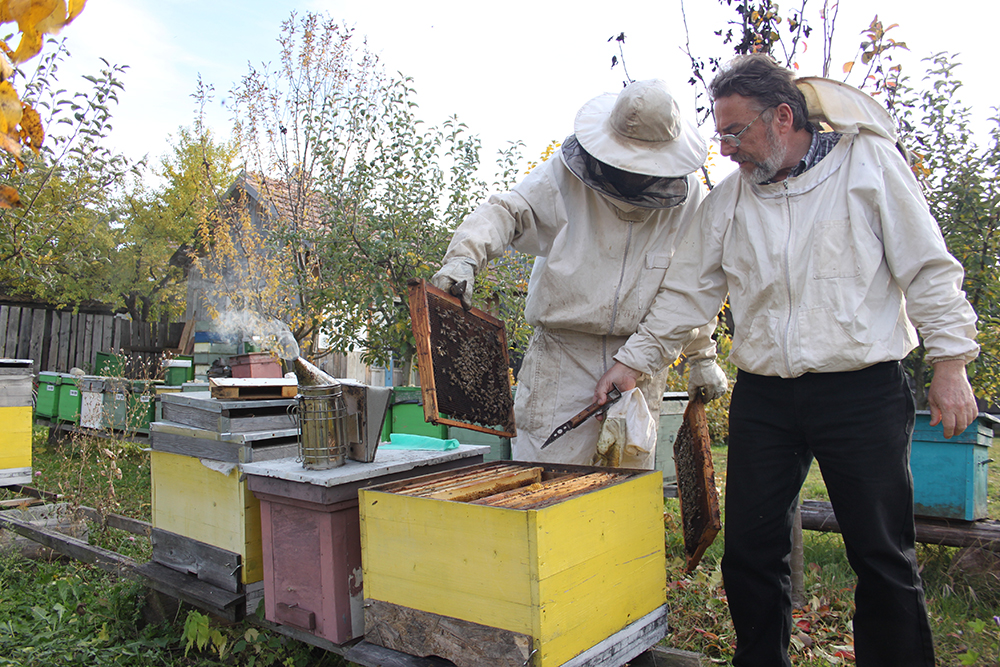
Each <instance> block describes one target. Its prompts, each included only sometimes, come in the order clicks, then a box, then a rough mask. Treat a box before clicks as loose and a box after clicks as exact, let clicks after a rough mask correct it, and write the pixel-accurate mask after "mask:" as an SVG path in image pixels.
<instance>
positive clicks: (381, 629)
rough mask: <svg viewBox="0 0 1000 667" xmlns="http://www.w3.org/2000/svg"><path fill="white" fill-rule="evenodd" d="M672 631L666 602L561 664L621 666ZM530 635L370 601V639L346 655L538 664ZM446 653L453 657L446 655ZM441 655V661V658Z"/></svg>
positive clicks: (401, 661) (493, 666)
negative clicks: (668, 624)
mask: <svg viewBox="0 0 1000 667" xmlns="http://www.w3.org/2000/svg"><path fill="white" fill-rule="evenodd" d="M666 634H667V607H666V605H664V606H662V607H660V608H658V609H655V610H653V611H652V612H650V613H649V614H646V615H645V616H643V617H642V618H640V619H638V620H636V621H634V622H633V623H631V624H629V625H627V626H626V627H624V628H622V629H621V630H619V631H618V632H616V633H615V634H613V635H611V636H610V637H607V638H606V639H604V640H603V641H601V642H598V643H597V644H595V645H594V646H592V647H590V648H589V649H587V650H585V651H583V652H582V653H580V654H579V655H577V656H576V657H574V658H572V659H570V660H568V661H567V662H564V663H563V664H562V665H561V667H618V666H620V665H625V664H627V663H628V662H629V661H630V660H632V659H633V658H635V657H636V656H638V655H639V654H641V653H643V652H645V651H646V650H647V649H649V648H650V647H652V646H654V645H655V644H657V643H658V642H659V641H660V640H661V639H663V638H664V637H665V636H666ZM535 653H536V652H535V651H534V650H533V647H532V641H531V638H530V637H528V636H526V635H522V634H519V633H516V632H509V631H505V630H500V629H497V628H492V627H489V626H485V625H479V624H477V623H470V622H468V621H463V620H460V619H457V618H450V617H446V616H440V615H438V614H432V613H429V612H424V611H420V610H417V609H410V608H408V607H401V606H399V605H394V604H391V603H388V602H381V601H378V600H366V601H365V640H364V641H363V642H361V643H359V644H357V645H355V646H354V647H353V648H351V649H350V650H349V651H348V652H347V654H346V656H345V657H346V658H347V659H348V660H349V661H351V662H355V663H358V664H362V665H373V664H375V665H386V666H389V665H398V666H399V667H405V666H409V665H422V666H423V665H426V666H427V667H432V666H433V667H437V666H439V665H440V666H443V665H450V664H455V665H459V667H522V666H523V665H532V664H536V663H535ZM438 656H445V657H447V658H448V660H450V662H449V661H448V660H442V658H440V657H438ZM439 660H441V662H438V661H439Z"/></svg>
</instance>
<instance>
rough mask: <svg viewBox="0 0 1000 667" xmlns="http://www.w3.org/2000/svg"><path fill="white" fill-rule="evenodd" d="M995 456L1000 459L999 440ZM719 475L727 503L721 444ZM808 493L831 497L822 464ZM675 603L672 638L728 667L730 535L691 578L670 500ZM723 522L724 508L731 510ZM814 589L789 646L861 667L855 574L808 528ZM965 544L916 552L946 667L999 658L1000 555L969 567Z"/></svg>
mask: <svg viewBox="0 0 1000 667" xmlns="http://www.w3.org/2000/svg"><path fill="white" fill-rule="evenodd" d="M995 442H996V444H994V445H993V446H992V447H991V448H990V454H989V457H990V458H992V459H993V460H995V461H1000V440H998V441H995ZM712 453H713V460H714V463H715V471H716V482H717V485H718V487H719V489H720V502H722V503H723V505H724V494H723V492H722V490H723V488H724V486H725V475H726V449H725V447H713V452H712ZM802 498H803V499H810V500H828V498H827V495H826V488H825V486H824V485H823V479H822V476H821V475H820V473H819V470H818V466H815V465H814V466H813V467H812V469H811V470H810V473H809V476H808V479H807V480H806V483H805V484H804V485H803V490H802ZM664 502H665V511H664V518H665V521H666V535H667V562H668V565H667V601H668V604H669V605H670V614H671V618H670V623H671V633H670V635H668V637H667V639H666V640H665V642H664V644H666V645H669V646H672V647H674V648H680V649H685V650H689V651H696V652H700V653H703V654H705V655H706V656H708V658H709V659H710V660H712V661H713V662H716V663H719V664H726V663H728V661H729V660H730V659H731V658H732V655H733V651H734V649H735V645H736V636H735V632H734V630H733V626H732V622H731V621H730V619H729V614H728V610H727V608H726V602H725V589H724V587H723V582H722V573H721V569H720V562H721V560H722V551H723V547H722V542H723V540H722V537H723V536H722V535H720V536H719V537H718V538H717V539H716V541H715V543H714V544H713V545H712V546H711V547H709V549H708V551H707V552H706V554H705V556H704V558H703V559H702V562H701V564H700V565H699V566H698V568H697V569H696V570H695V571H694V572H693V573H692V574H690V575H688V574H685V572H684V544H683V540H682V538H681V528H680V527H681V523H680V521H681V520H680V507H679V505H678V502H677V500H676V499H672V498H669V499H666V500H665V501H664ZM988 507H989V516H990V517H1000V465H993V466H992V467H991V468H990V473H989V495H988ZM722 511H723V526H724V525H725V508H724V507H723V509H722ZM803 542H804V551H805V563H806V568H805V592H806V596H805V597H806V599H807V600H808V602H807V604H806V605H805V606H804V607H803V608H802V609H799V610H796V612H795V615H794V620H795V623H796V628H795V629H794V631H793V639H792V646H791V648H790V653H791V657H792V664H793V665H801V666H809V667H819V666H821V665H822V666H824V667H826V666H828V665H837V664H847V665H850V664H853V663H854V660H853V638H852V631H851V625H850V621H851V616H852V615H853V610H854V602H853V595H854V584H855V577H854V573H853V571H852V570H851V568H850V565H849V564H848V562H847V557H846V554H845V551H844V545H843V540H842V539H841V537H840V535H839V534H837V533H822V532H814V531H804V534H803ZM960 552H961V550H959V549H956V548H952V547H943V546H939V545H925V544H918V545H917V558H918V561H919V563H920V566H921V576H922V577H923V580H924V589H925V593H926V597H927V608H928V614H929V616H930V619H931V628H932V630H933V632H934V640H935V645H936V649H937V664H938V665H939V666H949V667H950V666H952V665H954V666H956V667H957V666H962V665H976V666H977V667H990V666H996V665H1000V619H997V618H996V615H997V614H998V613H1000V576H998V575H1000V558H997V555H996V554H994V555H993V559H994V560H993V561H992V562H993V569H992V570H991V571H968V570H964V569H962V568H959V567H956V566H955V559H956V556H957V555H959V554H960Z"/></svg>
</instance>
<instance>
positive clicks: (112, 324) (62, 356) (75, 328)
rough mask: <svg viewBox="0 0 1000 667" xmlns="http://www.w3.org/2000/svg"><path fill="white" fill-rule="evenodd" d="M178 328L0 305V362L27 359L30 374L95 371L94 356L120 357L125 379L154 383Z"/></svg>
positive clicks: (178, 334)
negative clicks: (163, 357) (100, 353)
mask: <svg viewBox="0 0 1000 667" xmlns="http://www.w3.org/2000/svg"><path fill="white" fill-rule="evenodd" d="M183 329H184V325H183V323H176V324H170V323H164V322H133V321H131V320H127V319H123V318H121V317H116V316H114V315H107V314H101V313H83V312H77V313H74V312H71V311H65V310H56V309H52V308H44V307H34V306H17V305H0V357H6V358H14V359H31V360H32V364H33V369H34V372H35V373H38V372H40V371H53V372H57V373H67V372H69V370H70V369H71V368H74V367H75V368H81V369H83V371H84V372H85V373H87V374H92V373H94V371H95V370H96V364H97V356H98V355H97V353H98V352H104V353H108V354H119V355H121V356H122V358H123V359H124V360H125V365H124V366H125V373H124V374H125V375H126V376H127V377H133V378H148V377H154V376H155V375H156V373H157V372H158V370H159V365H160V360H161V358H162V356H163V351H164V349H167V348H173V347H176V346H177V345H178V343H179V342H180V338H181V333H182V332H183Z"/></svg>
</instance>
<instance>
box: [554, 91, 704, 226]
mask: <svg viewBox="0 0 1000 667" xmlns="http://www.w3.org/2000/svg"><path fill="white" fill-rule="evenodd" d="M562 152H563V159H564V160H565V161H566V165H567V166H568V167H569V168H570V169H571V170H572V171H573V173H574V174H576V175H577V176H578V177H579V178H580V179H581V180H582V181H583V182H584V183H586V184H587V185H588V186H590V187H591V188H594V189H595V190H597V191H599V192H601V193H602V194H604V195H606V196H608V197H611V198H612V199H615V200H618V201H622V202H626V203H628V204H631V205H635V206H639V207H642V208H669V207H671V206H676V205H678V204H681V203H683V202H684V200H685V199H686V198H687V181H686V179H685V177H686V176H687V175H688V174H690V173H692V172H693V171H695V170H697V169H698V168H699V167H701V166H702V165H703V164H704V163H705V158H706V156H707V154H708V150H707V146H706V145H705V140H704V139H702V137H701V135H700V134H699V132H698V129H697V128H696V127H695V125H694V124H693V123H691V122H689V121H685V120H684V119H683V118H681V115H680V109H679V108H678V106H677V101H676V100H675V99H674V97H673V95H672V94H671V93H670V89H669V88H668V87H667V85H666V83H664V82H663V81H661V80H659V79H651V80H648V81H636V82H633V83H631V84H629V85H628V86H626V87H625V88H624V89H623V90H622V91H621V92H620V93H618V94H617V95H615V94H613V93H605V94H604V95H599V96H597V97H595V98H594V99H592V100H590V101H589V102H587V103H586V104H584V105H583V107H582V108H581V109H580V111H579V112H578V113H577V115H576V123H575V125H574V134H573V135H572V136H571V137H569V138H568V139H567V140H566V141H565V142H564V143H563V147H562Z"/></svg>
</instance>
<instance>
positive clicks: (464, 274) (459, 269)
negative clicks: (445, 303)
mask: <svg viewBox="0 0 1000 667" xmlns="http://www.w3.org/2000/svg"><path fill="white" fill-rule="evenodd" d="M475 282H476V262H475V261H474V260H472V259H469V258H468V257H459V258H458V259H453V260H451V261H450V262H448V263H447V264H445V265H444V266H442V267H441V270H440V271H438V272H437V273H435V274H434V276H433V277H432V278H431V284H432V285H434V287H437V288H438V289H439V290H441V291H442V292H447V293H448V294H451V295H452V296H457V297H460V298H461V299H462V306H463V307H464V308H465V309H466V310H468V309H469V308H472V288H473V285H474V284H475ZM462 283H465V288H464V289H461V290H460V289H459V287H460V286H461V285H462ZM453 287H454V288H456V289H455V290H454V291H452V288H453Z"/></svg>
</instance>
